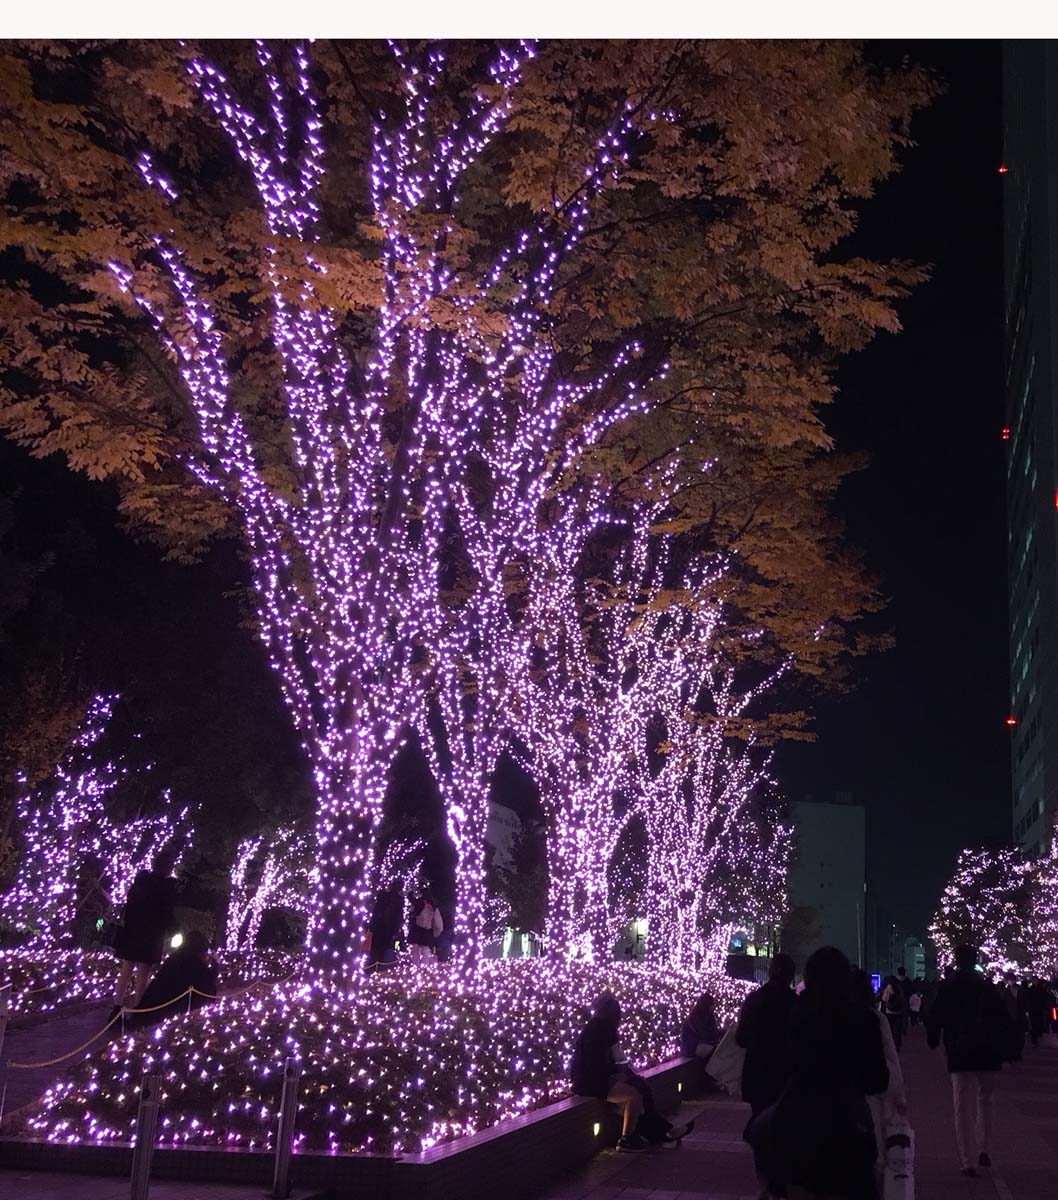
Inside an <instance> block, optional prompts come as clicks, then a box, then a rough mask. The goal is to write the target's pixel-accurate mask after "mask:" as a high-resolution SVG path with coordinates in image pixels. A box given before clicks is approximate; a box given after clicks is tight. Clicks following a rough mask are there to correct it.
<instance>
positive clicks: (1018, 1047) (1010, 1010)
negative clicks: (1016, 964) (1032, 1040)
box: [999, 971, 1025, 1062]
mask: <svg viewBox="0 0 1058 1200" xmlns="http://www.w3.org/2000/svg"><path fill="white" fill-rule="evenodd" d="M999 994H1000V996H1001V997H1002V1000H1003V1004H1004V1007H1005V1008H1006V1010H1007V1034H1008V1044H1007V1050H1006V1053H1005V1054H1004V1055H1003V1058H1004V1059H1005V1060H1006V1061H1007V1062H1020V1061H1021V1056H1022V1054H1023V1053H1024V1052H1025V1017H1024V1015H1023V1012H1022V1007H1021V989H1020V988H1019V987H1018V981H1017V977H1016V976H1015V975H1014V972H1013V971H1008V972H1007V974H1006V977H1005V980H1004V982H1003V985H1002V987H1000V989H999Z"/></svg>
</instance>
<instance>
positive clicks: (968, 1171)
mask: <svg viewBox="0 0 1058 1200" xmlns="http://www.w3.org/2000/svg"><path fill="white" fill-rule="evenodd" d="M959 1174H960V1175H965V1176H966V1178H967V1179H976V1178H977V1172H976V1171H975V1170H974V1169H973V1167H963V1169H962V1170H961V1171H960V1172H959Z"/></svg>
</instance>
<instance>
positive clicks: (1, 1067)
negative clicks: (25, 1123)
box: [0, 1058, 7, 1121]
mask: <svg viewBox="0 0 1058 1200" xmlns="http://www.w3.org/2000/svg"><path fill="white" fill-rule="evenodd" d="M6 1106H7V1059H6V1058H0V1121H2V1120H3V1119H4V1109H5V1108H6Z"/></svg>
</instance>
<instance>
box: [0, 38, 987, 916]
mask: <svg viewBox="0 0 1058 1200" xmlns="http://www.w3.org/2000/svg"><path fill="white" fill-rule="evenodd" d="M872 53H875V54H877V55H879V56H880V57H882V58H888V59H890V60H891V59H892V58H894V57H899V56H901V55H903V54H905V53H906V54H908V55H909V56H910V57H911V59H912V60H914V61H916V62H920V63H924V64H926V65H928V66H931V67H933V68H935V69H936V70H937V71H938V72H939V73H940V74H941V75H942V76H943V78H944V79H945V80H946V81H947V89H948V90H947V92H946V94H945V95H944V96H942V97H940V98H939V99H937V100H936V101H935V102H934V104H933V106H932V107H931V108H930V109H929V110H928V111H927V112H925V113H923V114H922V115H920V116H919V117H918V118H917V121H916V123H915V126H914V136H915V138H916V141H917V143H918V145H917V146H916V147H915V148H913V149H911V150H908V151H907V152H906V153H905V155H904V163H905V166H904V170H903V172H902V173H901V174H900V175H899V176H897V177H896V178H895V179H893V180H891V181H889V182H888V183H887V184H885V185H884V186H883V187H882V189H880V191H879V194H878V196H877V197H876V198H875V199H874V200H872V201H871V202H869V203H868V204H867V205H866V206H865V208H864V215H863V222H862V228H861V230H860V232H859V233H858V234H857V235H856V237H855V239H854V240H853V243H852V244H851V245H850V246H849V250H850V251H851V252H855V253H863V254H868V255H871V256H875V257H899V258H907V259H912V260H916V261H919V262H929V263H932V264H933V266H934V275H933V279H932V281H931V282H930V283H929V284H927V285H925V286H924V287H922V288H921V289H920V290H919V291H918V292H917V293H916V295H915V296H914V298H913V299H912V300H910V301H909V302H907V303H906V304H905V305H904V306H903V309H902V317H903V321H904V325H905V331H904V332H903V333H902V334H900V335H899V336H897V337H890V336H882V337H880V338H878V339H877V341H876V342H875V343H874V344H873V345H872V346H871V347H870V348H869V349H868V350H866V351H864V352H863V353H861V354H859V355H858V356H856V357H855V358H853V359H851V360H849V361H848V363H847V364H846V365H845V366H844V367H843V369H842V371H841V374H840V377H839V383H840V386H841V395H840V397H839V400H838V401H837V403H836V404H835V406H834V407H833V409H832V410H831V412H830V413H829V415H828V427H829V429H830V431H831V433H832V434H833V435H834V436H835V438H836V440H837V442H838V444H839V446H840V447H841V448H842V449H846V450H865V451H866V452H867V453H868V454H869V456H870V459H871V466H870V467H869V469H868V470H866V471H865V472H863V473H862V474H860V475H859V476H857V477H855V478H853V479H852V480H851V481H849V483H848V484H847V485H846V487H845V490H844V493H843V497H842V503H843V508H844V514H845V517H846V520H847V522H848V528H849V534H850V537H851V539H852V541H853V542H854V543H855V544H856V545H858V546H859V547H860V548H861V550H862V552H863V553H864V555H865V557H866V560H867V562H868V564H869V565H870V566H871V567H872V569H873V570H874V571H875V572H876V573H877V574H878V575H879V576H880V577H881V580H882V586H883V589H884V591H885V593H886V595H888V596H889V597H890V598H891V599H890V605H889V609H888V613H887V615H886V621H887V623H888V626H889V628H890V629H891V630H892V632H893V633H894V635H895V638H896V645H895V647H894V649H892V650H891V651H889V652H888V653H885V654H883V655H879V656H878V657H876V658H874V659H872V660H869V661H867V662H865V663H863V664H862V666H861V682H860V686H859V688H858V690H857V692H856V693H855V694H854V695H853V696H851V697H843V698H841V699H840V701H836V702H832V703H826V704H824V705H823V706H822V708H821V710H820V712H819V720H818V733H819V740H818V742H817V743H816V744H815V745H812V746H807V747H796V748H792V749H790V750H788V751H784V752H783V755H782V758H781V760H780V766H781V775H782V778H783V780H784V782H785V784H786V787H787V791H788V792H789V795H790V797H791V799H799V798H802V797H804V796H805V795H807V794H812V795H815V796H816V797H818V798H824V797H825V793H826V792H828V791H831V790H833V789H841V790H849V791H851V792H853V793H854V795H855V798H856V799H857V800H858V801H860V802H862V803H864V804H865V805H866V806H867V808H868V841H869V873H870V882H871V885H872V887H873V889H874V890H875V893H876V895H877V896H878V898H879V899H880V901H881V903H882V904H884V905H885V907H886V908H887V909H888V910H889V911H890V912H891V914H892V919H893V920H894V921H897V922H898V923H899V924H900V925H901V927H902V928H903V929H904V931H906V932H909V933H924V931H925V925H926V922H927V920H928V917H929V915H930V913H931V912H932V909H933V907H934V905H935V903H936V899H937V896H938V894H939V891H940V888H941V886H942V884H943V882H944V880H945V878H946V877H947V875H948V874H949V873H950V871H951V867H952V865H953V862H954V858H955V855H956V853H957V851H958V850H959V849H960V848H961V847H962V846H964V845H968V844H972V843H974V842H979V841H983V840H998V841H1003V840H1005V839H1007V838H1008V837H1009V833H1010V802H1009V778H1008V744H1009V743H1008V739H1009V735H1008V733H1007V730H1006V727H1005V726H1004V723H1003V722H1004V717H1005V716H1006V706H1007V627H1006V584H1005V569H1006V568H1005V526H1004V496H1003V470H1004V468H1003V443H1002V441H1001V439H1000V428H1001V425H1002V414H1003V401H1002V324H1001V322H1002V297H1001V274H1000V267H1001V232H1000V230H1001V207H1000V205H1001V183H1002V179H1001V177H1000V176H999V175H998V174H997V172H996V168H997V166H998V164H999V163H1000V161H1001V150H1000V146H1001V135H1000V130H1001V124H1000V113H1001V109H1000V104H1001V96H1000V70H999V65H1000V57H999V47H998V44H996V43H989V42H955V43H952V42H927V43H914V44H906V43H901V44H899V45H891V44H877V45H875V46H873V47H872ZM0 478H2V479H3V480H4V483H3V487H2V489H0V490H2V491H3V492H4V493H5V494H7V493H8V492H9V491H10V487H11V486H12V485H17V486H18V487H19V488H20V489H21V493H20V498H19V500H18V510H19V519H20V522H21V524H20V527H19V528H18V529H17V530H16V532H15V540H16V541H17V542H19V543H21V545H22V546H23V548H25V549H27V550H40V549H45V550H47V551H48V552H49V553H50V554H51V555H52V556H53V559H54V561H53V565H52V566H51V568H50V570H49V571H48V573H47V577H46V580H45V583H46V586H47V588H48V589H50V591H51V592H52V594H53V595H54V597H56V604H57V606H58V607H57V609H56V612H57V613H58V616H56V617H55V621H57V622H58V623H61V624H62V625H64V626H65V627H67V628H69V629H70V630H71V633H72V639H73V640H84V641H85V642H86V643H87V645H88V649H87V651H86V653H85V656H84V663H83V669H84V670H85V672H86V673H87V674H89V675H90V677H91V678H92V680H93V682H94V683H95V682H96V681H98V686H100V687H107V688H120V689H122V690H123V691H124V693H125V695H126V697H127V698H128V706H129V708H130V710H132V711H134V712H135V714H136V719H137V721H138V722H139V724H140V725H141V727H145V728H146V731H147V734H148V735H150V733H151V730H152V729H155V730H157V731H159V732H160V733H164V734H165V735H166V736H165V737H164V738H161V739H160V740H162V741H164V742H165V743H166V745H167V746H168V750H167V751H166V753H167V754H168V755H169V760H170V761H169V762H168V763H166V764H165V765H166V767H167V769H171V770H172V771H174V772H176V773H178V774H180V775H181V777H182V778H183V779H184V780H185V781H186V786H187V787H188V788H189V789H190V790H192V791H196V790H197V791H198V792H200V793H203V796H202V798H205V796H204V793H207V792H212V793H214V799H215V800H216V801H218V802H219V803H220V807H221V808H222V809H223V808H225V807H228V805H226V804H225V803H224V795H223V793H224V789H225V787H226V786H227V785H226V782H225V778H224V772H223V770H218V766H217V764H218V763H224V762H225V761H226V760H229V759H230V760H231V763H232V772H233V774H235V773H236V770H235V767H236V765H237V761H243V762H245V761H253V762H255V763H257V764H258V769H259V770H260V771H261V772H262V773H265V772H269V771H273V770H274V771H283V772H284V775H285V776H290V772H289V766H288V764H289V762H290V756H291V753H292V742H291V740H290V735H289V733H288V732H287V730H286V728H285V721H284V718H283V716H282V713H281V710H280V708H279V704H278V697H277V695H276V689H275V686H274V682H273V681H272V679H271V677H270V673H269V671H268V668H267V666H266V665H265V663H264V656H263V653H262V652H261V651H259V650H258V648H257V647H255V646H254V644H253V642H252V640H251V638H250V637H249V635H248V633H247V632H246V631H245V629H244V628H242V627H241V617H240V611H239V606H238V604H237V602H236V600H235V598H234V597H233V596H232V594H231V592H232V589H233V588H235V587H237V586H238V584H239V581H240V574H241V572H240V568H239V566H238V563H237V560H236V556H235V555H234V553H233V551H232V550H231V548H230V547H229V548H223V547H222V548H220V549H218V550H217V551H215V552H214V553H212V554H211V555H210V557H209V558H208V560H207V561H206V562H205V563H203V564H200V565H198V566H195V567H191V568H188V567H181V566H176V565H171V564H160V563H159V559H158V554H157V552H156V551H155V550H153V549H152V548H150V547H145V546H140V545H137V544H135V543H134V542H132V541H131V539H129V538H128V537H127V536H126V535H124V534H123V533H120V532H118V531H117V530H116V526H115V519H114V494H113V492H112V490H111V489H110V488H108V487H106V486H105V485H101V484H91V483H89V482H88V481H86V480H84V479H81V478H76V477H74V476H72V475H71V474H70V473H69V472H68V471H67V470H66V469H65V467H64V466H63V464H62V463H60V462H48V463H34V462H32V461H31V460H29V459H28V457H27V456H26V455H25V454H24V453H23V452H22V451H20V450H17V449H15V448H13V447H12V446H10V444H8V443H0ZM43 611H44V610H43V609H40V610H38V611H37V612H36V613H35V614H31V615H30V616H29V617H27V618H25V619H24V620H23V622H22V625H21V626H20V627H19V628H16V629H15V630H14V636H15V637H16V638H18V639H20V640H21V644H22V645H23V647H24V650H25V653H26V654H31V653H32V651H33V646H34V645H35V644H36V643H37V639H40V638H42V637H44V638H47V637H48V636H49V634H48V631H47V629H46V628H44V622H43V621H42V619H41V612H43ZM284 786H286V787H289V789H290V792H291V805H292V807H295V808H296V807H297V805H298V804H299V803H300V802H301V799H302V797H301V793H302V789H303V784H302V781H299V780H298V779H296V778H293V777H290V778H288V779H287V782H286V783H284ZM211 807H212V806H211ZM214 811H217V810H216V808H214Z"/></svg>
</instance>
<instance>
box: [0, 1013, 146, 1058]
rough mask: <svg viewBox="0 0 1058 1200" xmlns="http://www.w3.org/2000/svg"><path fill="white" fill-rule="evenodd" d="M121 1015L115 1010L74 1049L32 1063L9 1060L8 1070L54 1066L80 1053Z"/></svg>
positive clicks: (118, 1019) (119, 1018)
mask: <svg viewBox="0 0 1058 1200" xmlns="http://www.w3.org/2000/svg"><path fill="white" fill-rule="evenodd" d="M121 1017H122V1013H120V1012H116V1013H115V1014H114V1015H113V1016H112V1017H111V1018H110V1020H109V1021H108V1022H107V1023H106V1024H105V1025H104V1026H103V1028H102V1029H100V1030H99V1031H98V1032H97V1033H93V1034H92V1036H91V1037H90V1038H89V1039H88V1041H87V1042H82V1043H81V1045H80V1046H78V1047H77V1049H76V1050H67V1052H66V1053H65V1054H60V1055H59V1057H58V1058H49V1059H46V1060H45V1061H44V1062H32V1063H17V1062H9V1063H8V1064H7V1067H8V1070H10V1071H35V1070H37V1069H38V1068H40V1067H54V1066H56V1065H57V1064H58V1063H61V1062H64V1061H65V1060H66V1059H68V1058H73V1056H74V1055H75V1054H80V1053H81V1051H82V1050H87V1049H88V1047H89V1046H91V1044H92V1043H93V1042H94V1041H95V1040H96V1038H99V1037H102V1036H103V1034H104V1033H106V1031H107V1030H108V1029H109V1028H110V1027H111V1025H113V1024H114V1022H115V1021H120V1020H121Z"/></svg>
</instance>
